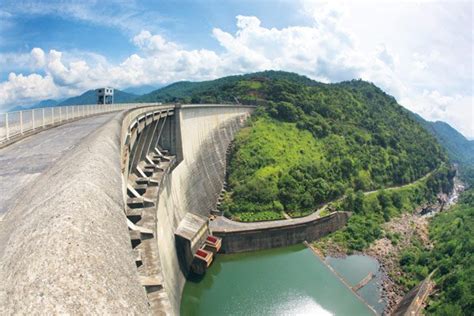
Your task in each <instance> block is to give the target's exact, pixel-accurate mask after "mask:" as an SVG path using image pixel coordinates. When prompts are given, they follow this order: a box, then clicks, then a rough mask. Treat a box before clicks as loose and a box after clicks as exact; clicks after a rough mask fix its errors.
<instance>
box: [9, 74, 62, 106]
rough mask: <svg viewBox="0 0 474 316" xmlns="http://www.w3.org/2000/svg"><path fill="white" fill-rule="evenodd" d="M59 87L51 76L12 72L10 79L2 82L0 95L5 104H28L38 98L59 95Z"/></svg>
mask: <svg viewBox="0 0 474 316" xmlns="http://www.w3.org/2000/svg"><path fill="white" fill-rule="evenodd" d="M58 93H59V91H58V88H57V87H56V85H55V84H54V82H53V78H52V77H51V76H48V75H47V76H41V75H38V74H31V75H28V76H24V75H22V74H20V75H16V74H14V73H10V75H9V76H8V81H4V82H2V83H0V96H1V99H2V104H3V105H9V104H11V105H16V104H22V103H23V104H24V103H26V104H28V103H30V102H32V101H36V100H38V99H46V98H51V97H53V98H54V97H56V96H58Z"/></svg>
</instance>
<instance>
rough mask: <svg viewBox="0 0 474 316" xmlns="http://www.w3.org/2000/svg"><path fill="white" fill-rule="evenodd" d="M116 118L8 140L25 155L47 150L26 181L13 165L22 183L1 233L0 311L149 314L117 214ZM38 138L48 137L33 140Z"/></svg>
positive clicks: (121, 217)
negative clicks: (36, 168) (42, 139)
mask: <svg viewBox="0 0 474 316" xmlns="http://www.w3.org/2000/svg"><path fill="white" fill-rule="evenodd" d="M122 118H123V113H119V114H115V115H114V116H113V117H111V116H104V117H96V118H91V119H88V121H77V122H74V123H71V125H64V126H62V127H59V128H57V129H52V130H50V131H48V132H44V133H45V134H43V133H40V134H37V135H35V136H32V137H31V138H29V139H25V140H24V141H23V142H21V143H18V144H17V145H13V146H17V147H16V148H17V150H18V151H19V152H21V147H22V146H27V147H25V148H24V149H23V150H24V153H25V154H24V155H25V156H26V155H27V154H26V153H28V155H34V154H35V153H36V154H39V153H40V152H44V151H51V153H52V154H51V156H50V157H49V158H48V157H41V156H40V157H39V158H38V161H39V165H41V166H40V167H38V170H37V171H38V172H36V170H34V169H33V168H32V170H33V171H31V173H32V174H35V173H39V175H34V177H35V178H34V182H33V183H30V184H27V183H28V182H31V181H32V179H31V178H32V177H33V176H28V172H27V171H25V170H28V169H27V168H28V163H25V165H26V166H24V168H25V169H22V167H18V173H19V174H20V175H21V174H22V173H25V174H26V175H24V177H25V180H22V183H24V184H25V186H22V187H21V188H19V190H20V191H21V192H20V195H21V199H18V200H17V202H16V203H14V205H12V206H11V208H10V209H9V210H8V212H7V213H6V214H5V216H4V218H3V225H2V226H3V227H2V229H1V231H2V236H1V237H0V238H2V239H1V240H0V245H2V247H1V249H0V280H1V282H0V315H12V314H21V315H24V314H73V315H82V314H101V315H102V314H148V313H149V306H148V303H147V300H146V294H145V292H144V289H143V287H142V286H141V285H140V283H139V281H138V275H137V270H136V267H135V264H134V258H133V254H132V250H131V247H130V238H129V234H128V228H127V224H126V221H125V216H124V213H123V210H124V201H123V191H122V175H121V169H120V131H121V127H122V126H121V124H122ZM94 122H95V123H94ZM73 124H74V125H73ZM88 124H92V125H93V124H95V127H93V126H92V125H88ZM86 129H89V132H87V130H86ZM46 133H49V134H46ZM50 133H52V135H53V136H50V138H48V137H47V136H48V135H51V134H50ZM54 135H56V136H54ZM80 135H82V136H80ZM37 137H46V138H48V139H46V140H45V143H43V144H42V145H40V144H35V140H36V139H37ZM70 137H72V138H76V141H73V142H68V141H67V139H68V138H70ZM81 137H82V138H81ZM28 143H29V145H28ZM48 147H50V148H49V149H48ZM11 148H12V149H8V148H6V151H4V152H2V159H3V157H7V153H8V151H10V150H13V149H14V148H15V147H11ZM52 148H56V149H57V150H58V151H59V153H58V152H56V154H54V152H55V151H54V150H53V149H52ZM58 148H60V149H58ZM64 148H69V149H68V150H64ZM61 152H62V153H61ZM11 154H13V152H12V153H11ZM25 156H23V157H25ZM30 158H31V160H30V165H32V164H33V162H32V161H34V160H36V158H34V157H30ZM41 158H42V159H41ZM18 159H19V158H18ZM42 160H44V161H42ZM49 160H50V162H51V163H47V161H49ZM45 161H46V162H45ZM25 162H26V161H25ZM20 163H21V161H20ZM10 164H12V162H10ZM28 177H30V179H28ZM12 181H15V180H14V179H13V180H12ZM13 196H15V194H11V195H10V198H9V200H11V199H12V198H13Z"/></svg>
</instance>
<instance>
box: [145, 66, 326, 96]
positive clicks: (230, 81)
mask: <svg viewBox="0 0 474 316" xmlns="http://www.w3.org/2000/svg"><path fill="white" fill-rule="evenodd" d="M249 79H251V81H253V82H259V81H266V80H291V81H292V82H295V83H299V84H305V85H319V83H318V82H316V81H313V80H311V79H309V78H307V77H304V76H300V75H298V74H294V73H287V72H282V71H263V72H257V73H252V74H246V75H238V76H228V77H224V78H220V79H216V80H210V81H202V82H190V81H182V82H176V83H173V84H170V85H169V86H166V87H163V88H160V89H157V90H155V91H153V92H150V93H148V94H145V95H143V96H141V97H139V98H138V99H137V100H138V101H139V102H181V103H225V102H231V103H234V102H235V98H234V97H247V98H244V99H243V100H241V101H248V100H253V99H252V97H251V96H245V95H242V94H241V93H240V92H245V91H243V90H242V91H240V90H239V91H229V89H231V90H232V88H234V87H235V86H236V85H237V86H238V84H239V82H242V81H245V80H249ZM242 88H244V90H245V87H242Z"/></svg>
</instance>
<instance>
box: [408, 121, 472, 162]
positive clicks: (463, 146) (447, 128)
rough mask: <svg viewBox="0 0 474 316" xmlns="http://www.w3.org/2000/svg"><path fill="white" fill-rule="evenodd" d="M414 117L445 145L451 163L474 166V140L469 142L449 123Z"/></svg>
mask: <svg viewBox="0 0 474 316" xmlns="http://www.w3.org/2000/svg"><path fill="white" fill-rule="evenodd" d="M413 117H414V118H415V120H416V121H418V122H419V123H421V125H422V126H423V127H424V128H425V129H426V130H427V131H428V132H430V133H431V134H432V135H433V136H435V137H436V139H437V140H438V141H439V142H440V143H441V145H443V147H444V148H445V149H446V151H447V152H448V155H449V158H450V159H451V161H453V162H455V163H461V164H462V163H464V164H470V165H474V140H468V139H467V138H466V137H464V135H462V134H461V133H459V132H458V131H457V130H456V129H454V128H453V127H451V125H449V124H448V123H445V122H441V121H436V122H430V121H427V120H425V119H423V118H422V117H421V116H419V115H418V114H414V113H413Z"/></svg>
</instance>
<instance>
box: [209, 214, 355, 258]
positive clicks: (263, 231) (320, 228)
mask: <svg viewBox="0 0 474 316" xmlns="http://www.w3.org/2000/svg"><path fill="white" fill-rule="evenodd" d="M349 216H350V214H349V213H347V212H334V213H331V214H329V215H327V216H324V217H319V218H314V219H312V218H311V219H310V220H307V221H299V222H290V223H288V225H278V226H273V225H266V223H265V222H262V223H255V224H257V225H258V227H255V228H254V227H252V224H250V225H248V226H249V228H246V227H245V225H246V224H243V223H242V225H240V228H232V229H229V230H226V229H217V228H216V229H213V230H212V233H213V235H215V236H218V237H222V248H221V252H224V253H236V252H245V251H255V250H262V249H268V248H276V247H284V246H290V245H294V244H298V243H302V242H303V241H306V240H308V241H312V240H316V239H319V238H321V237H324V236H326V235H327V234H329V233H332V232H334V231H336V230H338V229H340V228H342V227H343V226H345V225H346V223H347V220H348V219H349ZM281 222H282V223H284V222H285V221H284V220H282V221H281ZM254 226H255V225H254Z"/></svg>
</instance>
